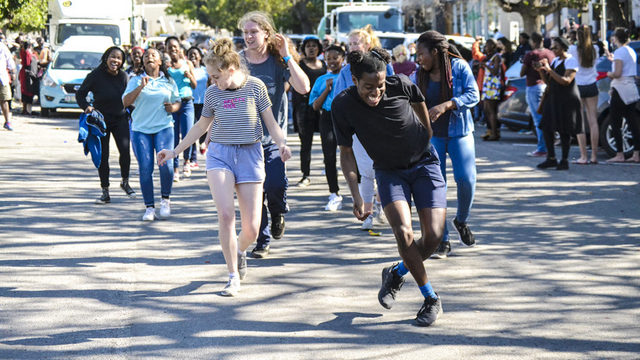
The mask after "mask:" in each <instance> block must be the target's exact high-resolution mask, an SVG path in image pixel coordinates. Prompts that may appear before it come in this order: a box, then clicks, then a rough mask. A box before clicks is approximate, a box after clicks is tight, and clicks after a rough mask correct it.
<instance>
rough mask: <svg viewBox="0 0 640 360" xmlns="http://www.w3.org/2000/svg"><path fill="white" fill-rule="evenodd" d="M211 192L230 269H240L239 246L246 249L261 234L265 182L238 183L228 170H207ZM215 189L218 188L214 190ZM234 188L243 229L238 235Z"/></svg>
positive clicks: (225, 257) (230, 271)
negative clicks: (263, 186) (263, 184)
mask: <svg viewBox="0 0 640 360" xmlns="http://www.w3.org/2000/svg"><path fill="white" fill-rule="evenodd" d="M207 179H208V180H209V189H210V190H211V196H212V197H213V201H214V202H215V204H216V208H217V210H218V226H219V230H218V234H219V237H220V245H221V247H222V254H223V255H224V260H225V262H226V263H227V269H228V270H229V273H236V272H237V271H238V257H237V253H238V250H240V251H244V250H246V249H247V248H248V247H249V245H251V244H252V243H253V242H255V241H256V239H257V238H258V230H259V228H260V219H261V215H262V208H261V205H260V201H261V200H262V183H243V184H235V177H234V176H233V174H232V173H231V172H229V171H225V170H211V171H208V172H207ZM214 189H215V191H214ZM234 189H235V191H236V193H237V196H238V204H239V208H240V223H241V230H240V234H238V236H237V238H236V210H235V204H234V196H233V194H234Z"/></svg>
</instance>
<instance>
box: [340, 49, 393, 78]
mask: <svg viewBox="0 0 640 360" xmlns="http://www.w3.org/2000/svg"><path fill="white" fill-rule="evenodd" d="M347 62H348V63H349V64H350V65H351V73H352V74H353V76H355V77H356V79H362V74H364V73H378V72H381V71H382V72H385V74H386V71H387V65H388V64H389V63H390V62H391V56H390V55H389V53H388V52H387V51H386V50H384V49H381V48H373V49H371V50H370V51H367V52H362V51H352V52H350V53H349V55H348V56H347Z"/></svg>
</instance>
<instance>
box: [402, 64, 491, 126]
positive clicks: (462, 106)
mask: <svg viewBox="0 0 640 360" xmlns="http://www.w3.org/2000/svg"><path fill="white" fill-rule="evenodd" d="M451 73H452V76H453V97H452V98H451V101H453V102H454V103H455V104H456V109H455V110H451V117H450V118H449V137H461V136H467V135H469V134H471V133H472V132H473V130H474V128H473V116H472V115H471V108H472V107H474V106H475V105H476V104H477V103H478V101H480V93H479V91H478V84H476V79H475V78H474V77H473V73H472V72H471V67H470V66H469V64H468V63H467V62H466V61H464V60H462V59H458V58H453V59H451ZM416 75H417V71H416V72H414V73H413V74H411V76H410V79H411V81H413V83H414V84H417V83H418V79H417V76H416Z"/></svg>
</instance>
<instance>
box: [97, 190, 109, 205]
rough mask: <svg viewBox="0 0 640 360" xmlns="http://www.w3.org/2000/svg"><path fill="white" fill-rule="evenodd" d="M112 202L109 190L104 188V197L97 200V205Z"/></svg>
mask: <svg viewBox="0 0 640 360" xmlns="http://www.w3.org/2000/svg"><path fill="white" fill-rule="evenodd" d="M110 202H111V197H110V196H109V189H108V188H102V196H100V197H99V198H97V199H96V204H108V203H110Z"/></svg>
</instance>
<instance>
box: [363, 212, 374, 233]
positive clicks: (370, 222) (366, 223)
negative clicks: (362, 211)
mask: <svg viewBox="0 0 640 360" xmlns="http://www.w3.org/2000/svg"><path fill="white" fill-rule="evenodd" d="M360 229H361V230H363V231H369V230H373V214H371V215H369V216H368V217H367V218H366V220H365V221H364V222H363V223H362V227H361V228H360Z"/></svg>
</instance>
